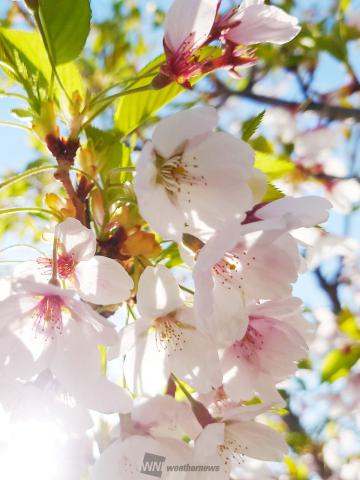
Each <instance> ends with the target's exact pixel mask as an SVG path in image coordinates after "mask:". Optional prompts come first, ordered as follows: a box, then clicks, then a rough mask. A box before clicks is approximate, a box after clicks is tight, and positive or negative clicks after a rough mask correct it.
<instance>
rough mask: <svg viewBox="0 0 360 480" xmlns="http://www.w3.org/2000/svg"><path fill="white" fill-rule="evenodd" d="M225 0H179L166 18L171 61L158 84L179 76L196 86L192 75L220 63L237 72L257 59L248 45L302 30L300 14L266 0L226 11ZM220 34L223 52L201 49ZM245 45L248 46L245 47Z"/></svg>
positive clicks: (278, 39) (274, 40) (289, 37)
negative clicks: (289, 13) (205, 51)
mask: <svg viewBox="0 0 360 480" xmlns="http://www.w3.org/2000/svg"><path fill="white" fill-rule="evenodd" d="M221 3H222V2H221V0H195V1H193V0H175V1H174V3H173V4H172V6H171V7H170V9H169V11H168V13H167V16H166V20H165V26H164V28H165V35H164V49H165V54H166V63H165V64H163V65H161V67H160V72H161V73H160V74H159V75H158V76H157V77H156V79H155V81H154V85H155V86H157V87H159V88H161V87H163V86H165V85H166V84H167V83H169V82H171V81H176V82H178V83H180V84H181V85H183V86H184V87H185V88H191V82H190V80H191V78H193V77H197V76H200V75H203V74H206V73H209V72H211V71H214V70H217V69H226V70H231V71H233V72H236V69H237V68H238V67H242V66H244V65H252V64H253V63H254V62H255V61H256V59H255V58H254V56H253V55H252V52H250V53H249V52H248V51H247V49H246V47H247V46H248V45H254V44H257V43H264V42H271V43H275V44H283V43H286V42H288V41H290V40H292V39H293V38H294V37H295V36H296V35H297V34H298V33H299V31H300V27H299V26H298V21H297V19H296V18H295V17H292V16H291V15H288V14H287V13H286V12H284V11H283V10H281V9H280V8H278V7H274V6H268V5H264V2H263V1H244V2H242V3H241V5H239V6H237V7H235V8H233V9H231V10H230V11H228V12H226V13H224V14H221V13H220V7H221ZM215 40H220V41H221V42H222V44H223V49H222V51H221V53H220V55H218V54H217V55H214V54H212V53H206V54H202V50H201V49H202V47H204V46H207V45H209V44H211V43H212V42H213V41H215ZM244 47H245V48H244Z"/></svg>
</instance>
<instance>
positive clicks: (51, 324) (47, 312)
mask: <svg viewBox="0 0 360 480" xmlns="http://www.w3.org/2000/svg"><path fill="white" fill-rule="evenodd" d="M63 307H64V302H63V299H62V298H61V297H59V296H57V295H46V296H44V297H43V298H42V299H41V300H40V302H39V303H38V305H37V308H36V311H35V313H34V317H35V325H34V328H35V331H36V333H42V334H45V336H46V337H51V338H54V335H55V332H56V331H57V332H58V333H60V334H61V333H62V332H63V321H62V308H63Z"/></svg>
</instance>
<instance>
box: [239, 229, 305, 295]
mask: <svg viewBox="0 0 360 480" xmlns="http://www.w3.org/2000/svg"><path fill="white" fill-rule="evenodd" d="M299 265H300V255H299V253H298V247H297V244H296V242H295V240H294V239H293V238H292V237H291V235H289V234H287V233H284V234H282V235H281V231H280V230H279V231H278V232H276V231H274V232H264V233H263V234H262V235H261V236H260V237H259V239H258V240H257V241H256V242H255V244H254V245H253V246H252V247H251V248H250V249H249V250H248V253H247V256H246V263H245V264H244V269H243V273H244V279H245V283H244V288H245V290H246V294H247V295H248V296H250V297H253V298H258V299H272V298H280V297H287V296H289V295H290V294H291V290H292V284H293V283H295V281H296V280H297V278H298V272H299Z"/></svg>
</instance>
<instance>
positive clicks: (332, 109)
mask: <svg viewBox="0 0 360 480" xmlns="http://www.w3.org/2000/svg"><path fill="white" fill-rule="evenodd" d="M215 84H216V87H217V89H218V91H219V93H220V94H221V95H224V96H226V97H231V96H237V97H241V98H246V99H248V100H253V101H254V102H259V103H264V104H265V105H272V106H274V107H282V108H286V109H287V110H292V111H294V113H296V112H306V111H312V112H317V113H318V114H319V115H320V116H321V117H326V118H329V119H330V120H347V119H349V118H353V119H354V120H355V121H358V122H360V109H358V108H350V107H339V106H337V105H327V104H326V103H319V102H313V101H311V100H309V101H305V102H303V103H299V102H292V101H290V100H284V99H282V98H275V97H269V96H267V95H258V94H256V93H254V92H253V91H251V90H249V89H245V90H242V91H236V90H232V89H230V88H228V87H227V86H226V85H224V84H223V83H221V82H220V81H218V80H217V79H216V81H215Z"/></svg>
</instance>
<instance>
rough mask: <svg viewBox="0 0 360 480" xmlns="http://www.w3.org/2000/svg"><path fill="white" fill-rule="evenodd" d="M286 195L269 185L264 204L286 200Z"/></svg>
mask: <svg viewBox="0 0 360 480" xmlns="http://www.w3.org/2000/svg"><path fill="white" fill-rule="evenodd" d="M284 197H285V194H284V193H283V192H282V191H281V190H279V189H278V188H277V187H275V186H274V185H272V184H271V183H269V185H268V189H267V192H266V194H265V197H264V198H263V199H262V201H263V202H265V203H268V202H273V201H274V200H279V199H280V198H284Z"/></svg>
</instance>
